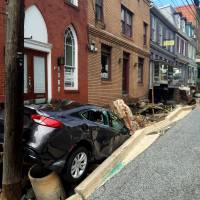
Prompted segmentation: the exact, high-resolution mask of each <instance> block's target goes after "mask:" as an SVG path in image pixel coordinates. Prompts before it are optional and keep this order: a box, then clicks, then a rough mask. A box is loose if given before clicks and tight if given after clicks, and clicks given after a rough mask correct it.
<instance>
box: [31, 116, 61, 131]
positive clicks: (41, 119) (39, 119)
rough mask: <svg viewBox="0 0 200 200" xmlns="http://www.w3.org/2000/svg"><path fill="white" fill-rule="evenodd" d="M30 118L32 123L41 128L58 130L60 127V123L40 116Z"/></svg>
mask: <svg viewBox="0 0 200 200" xmlns="http://www.w3.org/2000/svg"><path fill="white" fill-rule="evenodd" d="M31 118H32V120H33V121H34V122H36V123H38V124H40V125H43V126H48V127H53V128H60V127H61V126H62V123H61V122H60V121H58V120H55V119H52V118H49V117H45V116H42V115H37V114H34V115H32V116H31Z"/></svg>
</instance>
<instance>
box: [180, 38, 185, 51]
mask: <svg viewBox="0 0 200 200" xmlns="http://www.w3.org/2000/svg"><path fill="white" fill-rule="evenodd" d="M184 48H185V43H184V40H181V52H180V53H181V54H182V55H184Z"/></svg>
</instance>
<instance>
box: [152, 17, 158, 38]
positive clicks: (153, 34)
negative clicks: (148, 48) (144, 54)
mask: <svg viewBox="0 0 200 200" xmlns="http://www.w3.org/2000/svg"><path fill="white" fill-rule="evenodd" d="M156 23H157V20H156V18H155V17H154V16H153V15H151V40H152V41H153V42H156V40H157V37H156V29H157V24H156Z"/></svg>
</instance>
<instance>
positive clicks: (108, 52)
mask: <svg viewBox="0 0 200 200" xmlns="http://www.w3.org/2000/svg"><path fill="white" fill-rule="evenodd" d="M103 55H104V56H108V64H109V65H108V72H107V73H108V77H107V78H105V77H103V76H102V73H103V72H102V70H103V67H102V66H103V65H102V56H103ZM111 58H112V47H111V46H108V45H106V44H103V43H102V44H101V80H102V81H110V80H111V67H112V66H111Z"/></svg>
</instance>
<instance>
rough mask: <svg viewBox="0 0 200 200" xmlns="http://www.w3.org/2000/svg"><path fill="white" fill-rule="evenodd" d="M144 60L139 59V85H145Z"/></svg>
mask: <svg viewBox="0 0 200 200" xmlns="http://www.w3.org/2000/svg"><path fill="white" fill-rule="evenodd" d="M143 68H144V58H140V57H139V58H138V83H143Z"/></svg>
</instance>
